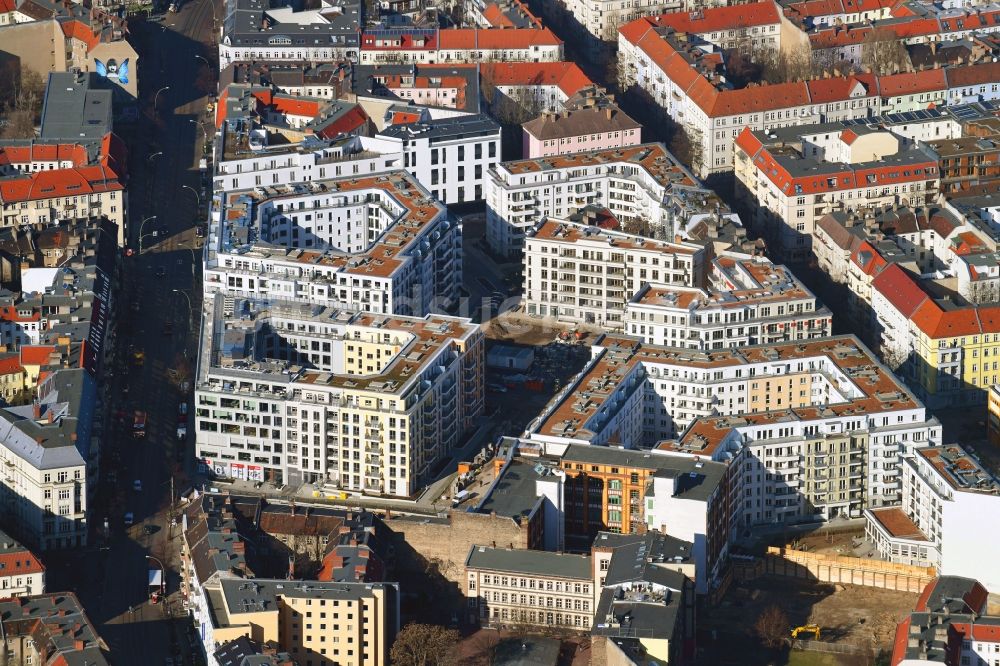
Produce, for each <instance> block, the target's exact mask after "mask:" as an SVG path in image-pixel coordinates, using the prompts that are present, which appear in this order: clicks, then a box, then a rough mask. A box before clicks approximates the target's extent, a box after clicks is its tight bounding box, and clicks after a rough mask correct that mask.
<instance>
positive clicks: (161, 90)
mask: <svg viewBox="0 0 1000 666" xmlns="http://www.w3.org/2000/svg"><path fill="white" fill-rule="evenodd" d="M164 90H170V86H163V87H162V88H160V89H159V90H157V91H156V94H155V95H153V113H156V102H157V100H159V99H160V93H161V92H163V91H164Z"/></svg>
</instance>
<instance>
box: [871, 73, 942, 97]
mask: <svg viewBox="0 0 1000 666" xmlns="http://www.w3.org/2000/svg"><path fill="white" fill-rule="evenodd" d="M878 84H879V92H881V94H882V96H883V97H895V96H897V95H912V94H913V93H921V92H935V91H938V90H946V89H947V88H948V82H947V81H946V80H945V78H944V70H943V69H925V70H924V71H922V72H904V73H902V74H889V75H887V76H880V77H879V79H878Z"/></svg>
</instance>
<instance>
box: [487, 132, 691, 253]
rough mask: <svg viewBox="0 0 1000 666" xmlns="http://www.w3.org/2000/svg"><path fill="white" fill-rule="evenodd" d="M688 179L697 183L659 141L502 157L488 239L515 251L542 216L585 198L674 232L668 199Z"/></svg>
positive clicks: (562, 212) (490, 189)
mask: <svg viewBox="0 0 1000 666" xmlns="http://www.w3.org/2000/svg"><path fill="white" fill-rule="evenodd" d="M682 186H688V187H692V188H695V187H698V186H699V183H698V182H697V181H696V180H695V178H694V176H692V175H691V174H690V173H689V172H688V171H687V170H686V169H685V168H684V167H683V166H682V165H681V164H680V163H679V162H678V161H677V160H676V159H675V158H674V156H673V155H671V154H670V153H669V152H667V150H666V148H665V147H664V146H663V144H659V143H644V144H639V145H636V146H628V147H625V148H619V149H614V150H600V151H594V152H586V153H574V154H571V155H559V156H553V157H547V158H538V159H530V160H519V161H514V162H503V163H501V164H499V165H498V166H497V167H496V168H495V169H493V170H491V171H490V177H489V182H488V184H487V191H486V205H487V208H486V240H487V242H488V243H489V245H490V247H491V248H493V250H494V251H495V252H497V253H498V254H501V255H503V256H507V257H510V256H515V255H517V254H519V253H520V252H521V251H522V250H523V249H524V237H525V234H526V233H527V232H528V230H529V229H533V228H534V227H535V226H536V225H537V224H538V222H539V220H540V219H542V218H544V217H555V218H560V219H566V218H568V217H569V216H570V215H571V214H573V213H575V212H576V211H578V210H580V209H582V208H585V207H587V206H600V207H603V208H606V209H607V210H608V211H609V212H610V213H611V214H612V215H614V216H615V217H616V218H617V219H618V220H620V221H621V222H622V223H623V224H624V223H627V222H629V221H640V220H641V221H644V222H647V223H648V224H649V225H650V226H651V227H652V228H653V229H656V230H657V231H658V232H661V233H662V235H663V236H665V237H668V238H669V237H673V234H674V231H675V229H674V220H672V219H671V217H670V215H669V207H668V206H666V205H665V204H664V199H665V196H666V194H667V192H668V191H669V190H670V188H671V187H682Z"/></svg>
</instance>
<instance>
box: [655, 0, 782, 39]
mask: <svg viewBox="0 0 1000 666" xmlns="http://www.w3.org/2000/svg"><path fill="white" fill-rule="evenodd" d="M780 22H781V14H780V13H779V12H778V6H777V4H776V3H774V2H752V3H749V4H745V5H732V6H729V7H710V8H708V9H698V10H695V11H691V12H674V13H670V14H661V15H659V16H655V17H653V23H654V24H655V25H660V26H667V27H671V28H673V29H675V30H676V31H677V32H688V33H694V34H699V35H704V34H709V33H713V32H719V31H720V30H729V29H733V28H737V29H739V28H750V27H753V26H761V25H771V24H775V23H780Z"/></svg>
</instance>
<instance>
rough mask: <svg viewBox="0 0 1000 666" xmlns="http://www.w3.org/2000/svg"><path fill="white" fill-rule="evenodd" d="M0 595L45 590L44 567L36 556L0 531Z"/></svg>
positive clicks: (14, 595)
mask: <svg viewBox="0 0 1000 666" xmlns="http://www.w3.org/2000/svg"><path fill="white" fill-rule="evenodd" d="M0 565H2V566H0V597H2V598H8V597H27V596H31V595H36V594H42V593H44V592H45V567H44V566H43V565H42V563H41V562H40V561H39V559H38V557H37V556H36V555H35V554H34V553H32V552H31V551H30V550H28V549H27V548H25V547H24V546H22V545H21V544H20V543H18V542H17V541H16V540H15V539H14V538H13V537H11V536H9V535H8V534H7V533H6V532H0Z"/></svg>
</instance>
